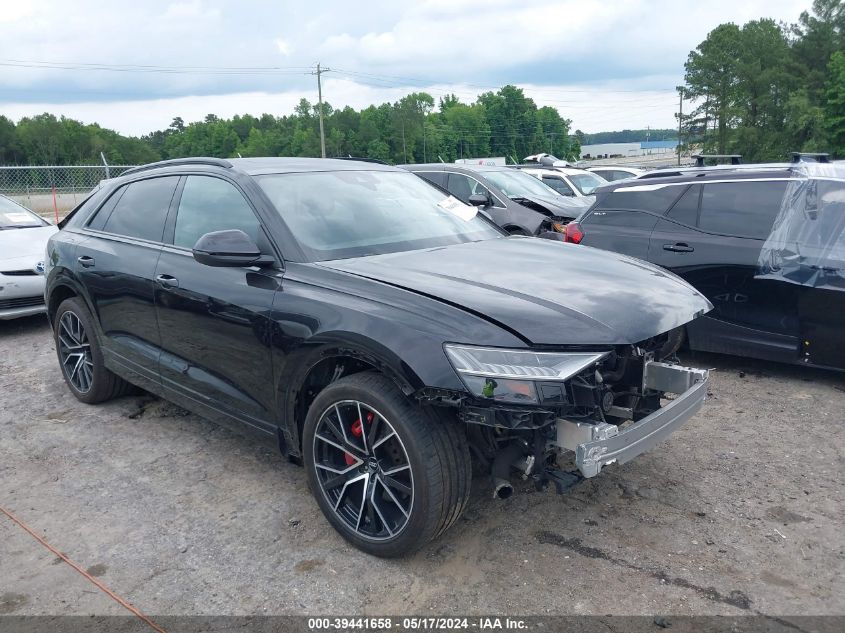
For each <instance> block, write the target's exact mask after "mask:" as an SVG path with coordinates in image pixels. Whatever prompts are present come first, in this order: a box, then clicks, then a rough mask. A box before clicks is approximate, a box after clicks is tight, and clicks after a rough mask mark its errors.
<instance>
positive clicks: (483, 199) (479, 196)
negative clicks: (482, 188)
mask: <svg viewBox="0 0 845 633" xmlns="http://www.w3.org/2000/svg"><path fill="white" fill-rule="evenodd" d="M469 203H470V204H471V205H472V206H474V207H487V206H489V205H490V198H488V197H487V196H486V195H484V194H483V193H474V194H472V195H471V196H470V197H469Z"/></svg>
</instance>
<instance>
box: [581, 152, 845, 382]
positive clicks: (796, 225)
mask: <svg viewBox="0 0 845 633" xmlns="http://www.w3.org/2000/svg"><path fill="white" fill-rule="evenodd" d="M567 239H568V240H569V241H573V242H579V243H581V244H585V245H589V246H594V247H597V248H602V249H606V250H610V251H615V252H618V253H624V254H626V255H632V256H634V257H637V258H640V259H643V260H646V261H649V262H652V263H654V264H658V265H659V266H662V267H664V268H668V269H669V270H671V271H673V272H675V273H677V274H678V275H680V276H681V277H682V278H683V279H685V280H686V281H688V282H689V283H690V284H692V285H693V286H695V287H696V288H697V289H698V290H700V291H701V292H702V293H703V294H704V295H705V296H706V297H707V298H708V299H709V300H710V301H711V302H712V303H713V305H714V306H715V308H714V310H713V311H712V312H711V313H709V314H708V315H707V316H705V317H702V318H701V319H697V320H696V321H695V322H693V323H690V324H687V326H686V336H687V339H688V342H689V346H690V348H692V349H694V350H703V351H709V352H720V353H725V354H736V355H739V356H749V357H754V358H763V359H768V360H774V361H781V362H788V363H802V364H807V365H816V366H821V367H833V368H839V369H845V316H843V315H845V168H843V167H842V166H839V165H830V164H828V165H822V164H781V165H763V166H757V167H755V166H752V165H739V166H735V167H734V166H730V165H728V166H719V167H713V168H680V169H669V170H663V171H662V172H650V173H649V176H648V178H646V179H638V180H634V181H623V182H618V183H612V184H610V185H607V186H605V187H603V188H601V189H599V190H598V192H597V200H596V203H595V205H593V207H592V209H590V211H589V212H588V213H586V214H585V216H584V217H583V218H581V219H580V220H579V221H578V222H577V223H573V224H570V225H569V226H567Z"/></svg>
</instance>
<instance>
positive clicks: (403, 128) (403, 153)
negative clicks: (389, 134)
mask: <svg viewBox="0 0 845 633" xmlns="http://www.w3.org/2000/svg"><path fill="white" fill-rule="evenodd" d="M402 156H404V158H405V163H407V162H408V150H406V149H405V119H402Z"/></svg>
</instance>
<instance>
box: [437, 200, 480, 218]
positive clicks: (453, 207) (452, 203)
mask: <svg viewBox="0 0 845 633" xmlns="http://www.w3.org/2000/svg"><path fill="white" fill-rule="evenodd" d="M437 206H438V207H440V208H441V209H443V210H444V211H448V212H449V213H451V214H452V215H454V216H457V217H459V218H460V219H461V220H463V221H464V222H469V221H470V220H472V219H473V218H474V217H475V216H476V215H478V209H477V208H476V207H473V206H470V205H468V204H464V203H463V202H461V201H460V200H458V199H457V198H456V197H455V196H449V197H448V198H446V199H445V200H441V201H440V202H438V203H437Z"/></svg>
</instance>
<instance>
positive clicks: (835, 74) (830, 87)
mask: <svg viewBox="0 0 845 633" xmlns="http://www.w3.org/2000/svg"><path fill="white" fill-rule="evenodd" d="M825 97H826V100H825V106H824V112H825V118H826V128H827V131H828V133H829V134H830V144H831V147H830V149H831V151H833V152H835V153H836V154H838V155H840V156H845V53H843V52H842V51H836V52H835V53H834V54H833V55H831V57H830V63H829V64H828V79H827V83H826V86H825Z"/></svg>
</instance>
